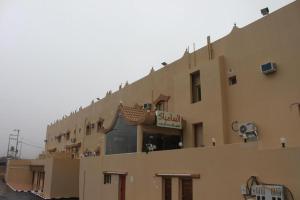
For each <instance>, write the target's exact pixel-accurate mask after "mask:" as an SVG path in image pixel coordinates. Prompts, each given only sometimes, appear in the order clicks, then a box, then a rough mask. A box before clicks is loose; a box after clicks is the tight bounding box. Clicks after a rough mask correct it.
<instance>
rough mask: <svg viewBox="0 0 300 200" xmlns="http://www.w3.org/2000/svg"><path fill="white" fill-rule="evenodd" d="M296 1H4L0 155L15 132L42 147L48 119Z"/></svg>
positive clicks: (0, 1)
mask: <svg viewBox="0 0 300 200" xmlns="http://www.w3.org/2000/svg"><path fill="white" fill-rule="evenodd" d="M292 1H293V0H227V1H221V0H151V1H149V0H110V1H103V0H81V1H79V0H48V1H46V0H43V1H41V0H19V1H15V0H0V156H2V155H5V154H6V150H7V141H8V134H9V133H12V130H13V129H16V128H18V129H21V136H22V138H23V140H24V141H25V142H26V143H30V144H34V145H38V146H43V140H44V138H45V134H46V127H47V124H49V123H50V122H52V121H54V120H56V119H57V118H61V117H62V116H63V115H64V114H68V113H70V112H71V111H73V110H75V109H78V108H79V107H80V106H86V105H88V104H89V103H90V102H91V101H92V99H94V98H96V97H103V96H104V95H105V93H106V91H108V90H113V91H115V90H116V89H117V88H118V85H119V84H120V83H125V82H126V81H127V80H128V81H129V83H131V82H133V81H135V80H137V79H139V78H141V77H143V76H145V75H146V74H148V73H149V71H150V69H151V67H152V66H153V67H154V68H155V69H158V68H160V63H161V62H163V61H166V62H172V61H174V60H176V59H178V58H179V57H181V56H182V55H183V53H184V50H185V48H186V47H187V46H190V47H192V44H193V42H195V43H196V48H199V47H201V46H203V45H204V44H205V42H206V36H207V35H211V37H212V40H213V41H214V40H216V39H219V38H221V37H223V36H225V35H227V34H228V33H229V32H230V31H231V29H232V27H233V24H234V23H237V25H238V26H239V27H243V26H245V25H247V24H249V23H251V22H253V21H255V20H257V19H259V18H261V14H260V9H261V8H264V7H266V6H268V7H269V9H270V11H271V12H272V11H274V10H277V9H278V8H280V7H282V6H284V5H286V4H288V3H290V2H292ZM41 150H42V149H39V148H34V147H30V146H28V145H23V148H22V156H24V157H25V158H30V157H34V156H36V155H37V154H38V153H39V152H40V151H41Z"/></svg>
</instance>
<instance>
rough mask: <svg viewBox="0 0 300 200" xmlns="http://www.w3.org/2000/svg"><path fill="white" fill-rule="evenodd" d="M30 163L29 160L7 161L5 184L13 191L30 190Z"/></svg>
mask: <svg viewBox="0 0 300 200" xmlns="http://www.w3.org/2000/svg"><path fill="white" fill-rule="evenodd" d="M30 163H31V161H30V160H8V162H7V169H6V174H5V181H6V183H7V184H8V185H9V186H11V187H12V188H13V189H15V190H31V185H32V173H31V170H30Z"/></svg>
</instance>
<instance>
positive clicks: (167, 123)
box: [155, 110, 182, 129]
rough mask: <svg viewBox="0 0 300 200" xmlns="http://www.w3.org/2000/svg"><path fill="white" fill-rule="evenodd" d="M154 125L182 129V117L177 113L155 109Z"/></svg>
mask: <svg viewBox="0 0 300 200" xmlns="http://www.w3.org/2000/svg"><path fill="white" fill-rule="evenodd" d="M155 114H156V126H159V127H165V128H176V129H182V117H181V116H180V115H178V114H174V113H170V112H164V111H160V110H159V111H156V113H155Z"/></svg>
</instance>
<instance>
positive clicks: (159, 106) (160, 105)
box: [156, 101, 165, 111]
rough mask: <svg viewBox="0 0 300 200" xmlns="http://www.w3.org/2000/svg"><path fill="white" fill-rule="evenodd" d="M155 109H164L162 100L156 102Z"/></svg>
mask: <svg viewBox="0 0 300 200" xmlns="http://www.w3.org/2000/svg"><path fill="white" fill-rule="evenodd" d="M156 110H161V111H164V110H165V102H164V101H160V102H158V103H157V104H156Z"/></svg>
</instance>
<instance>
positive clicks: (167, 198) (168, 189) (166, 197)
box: [163, 178, 172, 200]
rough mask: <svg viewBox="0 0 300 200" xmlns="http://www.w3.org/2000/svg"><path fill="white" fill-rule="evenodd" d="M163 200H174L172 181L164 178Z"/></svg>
mask: <svg viewBox="0 0 300 200" xmlns="http://www.w3.org/2000/svg"><path fill="white" fill-rule="evenodd" d="M163 200H172V179H171V178H163Z"/></svg>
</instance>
